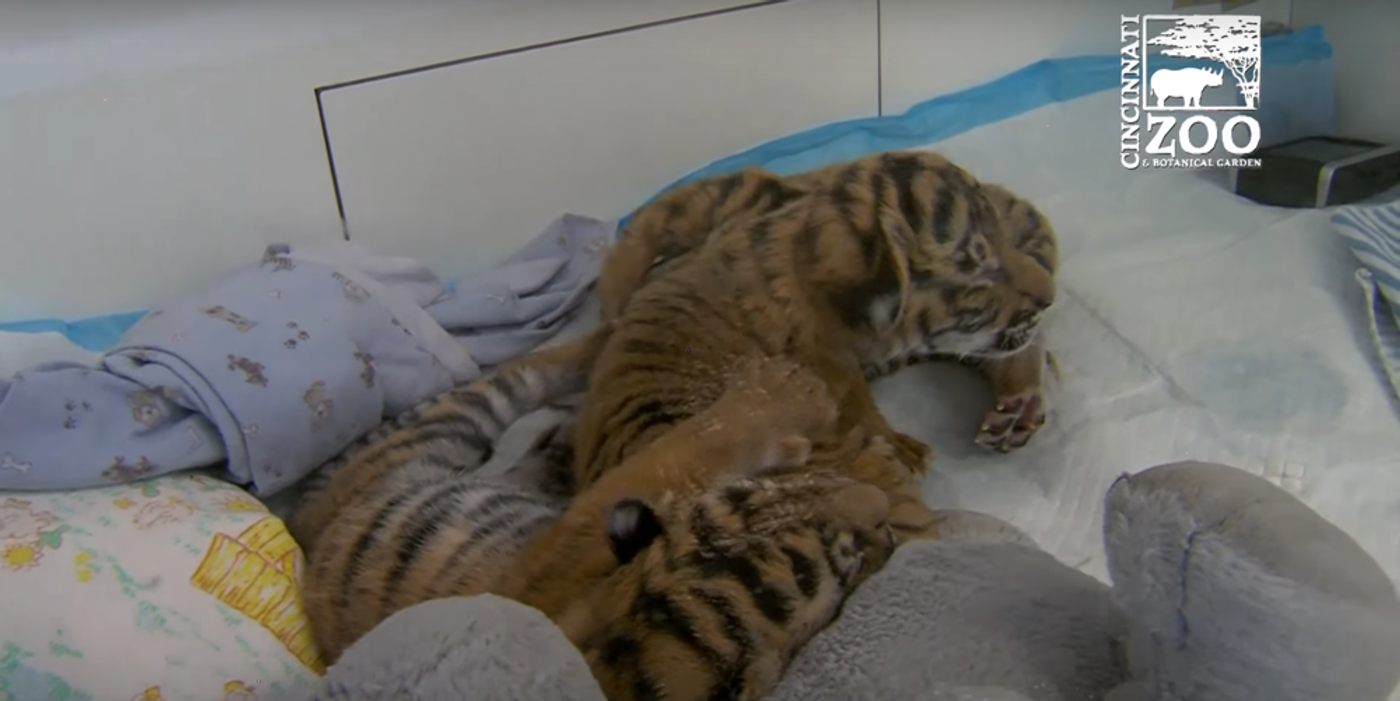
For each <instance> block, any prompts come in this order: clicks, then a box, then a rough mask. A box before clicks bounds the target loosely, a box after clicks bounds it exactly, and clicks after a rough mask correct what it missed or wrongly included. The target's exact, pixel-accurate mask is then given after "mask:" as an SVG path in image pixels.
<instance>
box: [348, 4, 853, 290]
mask: <svg viewBox="0 0 1400 701" xmlns="http://www.w3.org/2000/svg"><path fill="white" fill-rule="evenodd" d="M876 31H877V25H876V12H875V2H874V0H803V1H802V2H790V3H782V4H777V5H771V6H768V7H763V8H757V9H751V10H745V11H742V12H735V13H731V14H725V15H721V16H715V17H707V18H703V19H696V20H693V21H687V22H681V23H677V24H673V25H669V26H665V27H657V28H653V29H649V30H646V31H641V32H632V33H628V34H622V35H618V36H613V37H608V38H603V39H597V40H593V41H586V42H580V43H577V44H570V45H567V46H556V47H551V48H548V49H543V50H539V51H530V52H525V53H521V54H516V55H512V56H505V57H500V58H495V59H492V60H489V61H482V62H478V63H469V64H463V65H458V66H451V67H446V68H440V69H436V70H432V71H428V72H424V73H419V74H416V75H412V76H405V77H399V78H394V79H391V80H384V81H378V82H374V83H369V84H363V85H355V86H350V87H347V88H344V89H338V90H334V91H328V92H325V93H323V97H322V102H323V104H324V105H325V113H326V125H327V130H328V133H329V134H330V139H331V143H332V145H333V148H334V154H335V165H336V173H337V174H338V177H339V183H340V192H341V195H342V198H343V200H344V202H345V214H346V219H347V222H348V224H349V230H350V237H351V239H352V240H354V241H357V242H363V243H366V244H368V245H370V246H372V247H374V248H375V249H376V250H389V249H392V250H395V251H396V252H399V253H401V254H403V255H409V256H413V257H415V258H419V259H421V260H430V261H433V265H434V268H435V269H436V270H437V271H438V272H439V274H445V275H453V276H455V275H458V274H462V273H469V272H474V271H479V270H482V269H485V268H488V267H490V266H491V265H492V264H493V263H494V262H496V261H498V260H501V259H502V258H504V257H506V256H507V255H508V254H510V253H511V252H512V251H513V250H515V249H517V248H518V247H520V246H521V245H522V244H524V243H526V241H528V240H529V239H531V238H534V237H535V236H536V235H537V234H538V233H539V232H540V231H541V230H542V229H543V228H544V227H545V225H547V224H548V223H549V222H550V220H552V219H554V218H555V217H557V216H559V214H561V213H563V212H566V211H567V212H572V213H576V214H583V215H589V216H595V217H599V218H604V219H606V218H610V217H615V216H621V215H622V214H624V213H625V212H627V211H628V210H630V209H631V208H633V207H635V206H636V205H638V204H640V203H641V202H642V201H643V200H644V199H646V198H647V197H649V196H651V195H652V194H654V193H655V192H656V190H657V189H659V188H660V187H663V186H664V185H666V184H667V183H669V182H671V181H673V180H675V179H676V178H679V177H681V176H683V175H685V174H686V173H688V172H690V171H691V170H694V169H695V168H696V167H699V166H701V165H703V164H705V163H706V162H708V161H710V160H713V159H715V158H718V157H721V156H724V155H727V154H729V153H732V152H734V151H737V150H740V149H743V148H747V147H749V146H752V145H753V144H755V143H757V142H761V141H766V140H768V139H773V138H777V137H780V136H783V135H786V134H790V133H793V132H795V131H800V130H802V129H804V128H807V127H810V126H813V125H814V124H819V123H822V122H829V121H836V120H842V119H850V118H854V117H863V116H869V115H873V114H875V113H876V112H877V110H878V102H877V95H876V92H877V89H878V84H879V73H878V68H877V65H876V59H877V53H878V51H877V45H876V39H877V37H876ZM503 86H508V88H507V87H503Z"/></svg>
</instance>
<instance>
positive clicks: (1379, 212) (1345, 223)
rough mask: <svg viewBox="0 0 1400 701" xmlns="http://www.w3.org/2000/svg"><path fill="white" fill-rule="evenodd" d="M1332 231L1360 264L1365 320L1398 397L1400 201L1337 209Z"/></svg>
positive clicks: (1333, 218)
mask: <svg viewBox="0 0 1400 701" xmlns="http://www.w3.org/2000/svg"><path fill="white" fill-rule="evenodd" d="M1331 219H1332V229H1333V230H1334V231H1336V232H1337V234H1338V235H1339V236H1341V237H1342V239H1343V240H1344V241H1346V243H1347V246H1348V247H1350V248H1351V252H1352V254H1354V255H1355V256H1356V259H1357V260H1359V261H1361V265H1362V268H1361V269H1360V270H1358V271H1357V272H1356V280H1357V282H1358V283H1360V285H1361V289H1362V290H1363V291H1364V292H1365V294H1366V300H1367V304H1366V314H1367V319H1368V321H1369V322H1370V326H1371V338H1372V340H1374V341H1375V345H1376V354H1377V356H1378V357H1379V359H1380V363H1381V367H1382V369H1384V371H1385V374H1386V377H1387V378H1389V380H1390V386H1391V388H1392V389H1393V390H1394V391H1395V393H1396V395H1397V397H1400V314H1397V312H1400V201H1395V202H1389V203H1386V204H1377V205H1350V206H1346V207H1339V208H1338V209H1337V211H1336V212H1334V213H1333V214H1332V218H1331Z"/></svg>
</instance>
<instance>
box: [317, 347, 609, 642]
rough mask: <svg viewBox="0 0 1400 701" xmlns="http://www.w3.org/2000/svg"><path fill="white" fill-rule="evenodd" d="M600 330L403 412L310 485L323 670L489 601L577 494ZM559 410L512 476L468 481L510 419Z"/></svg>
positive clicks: (478, 477)
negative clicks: (371, 645)
mask: <svg viewBox="0 0 1400 701" xmlns="http://www.w3.org/2000/svg"><path fill="white" fill-rule="evenodd" d="M605 335H606V331H602V330H600V331H598V332H595V333H593V334H590V335H587V336H585V337H583V338H580V339H577V340H575V341H572V342H569V343H564V344H561V345H559V346H556V347H552V348H546V349H541V350H537V351H535V352H533V353H530V354H526V355H524V356H521V357H520V358H517V359H515V360H513V361H510V362H507V363H505V364H502V365H501V366H499V367H497V368H495V369H494V370H492V371H490V372H488V373H487V374H486V375H484V376H482V377H481V378H479V379H478V380H476V381H475V382H472V383H469V384H467V385H464V386H461V387H457V388H454V389H452V390H449V391H448V392H445V393H443V394H442V395H440V396H438V397H436V398H434V399H432V400H429V401H428V402H425V403H423V404H421V405H419V406H418V407H416V408H415V409H413V410H410V411H409V412H406V413H405V414H404V415H403V416H400V417H398V418H397V419H396V420H393V421H390V422H386V423H385V424H384V425H383V426H381V427H380V428H378V429H376V430H375V431H372V432H371V433H370V434H368V435H367V436H365V437H364V438H362V439H361V440H359V441H357V443H356V444H354V445H353V446H352V447H350V448H349V449H347V450H346V451H344V452H343V453H342V455H341V456H339V457H337V458H336V459H335V460H333V461H331V462H330V463H329V464H327V465H325V466H323V467H322V468H321V470H320V471H319V472H317V473H316V474H315V475H314V476H313V477H311V478H310V479H309V480H308V482H307V485H306V487H305V488H304V491H303V494H302V501H301V504H300V507H299V508H298V510H297V511H296V513H295V514H293V516H292V519H291V523H290V530H291V532H292V535H293V537H294V538H296V539H297V541H298V542H299V543H300V544H301V545H302V548H303V549H304V551H305V552H306V559H307V569H306V577H305V581H304V584H303V599H304V602H305V606H306V610H307V614H308V616H309V618H310V619H311V625H312V630H313V633H314V635H315V637H316V640H317V643H318V645H319V646H320V648H321V651H322V654H323V655H324V656H325V658H326V660H327V661H328V663H330V662H334V661H335V660H336V659H337V658H338V657H339V656H340V654H341V652H343V651H344V650H345V648H346V647H347V646H349V645H350V644H351V643H353V642H354V641H355V640H357V639H359V638H360V637H361V636H362V635H364V634H365V633H367V632H368V631H369V630H370V629H371V628H373V627H374V626H375V625H377V624H378V623H379V622H380V621H382V620H384V619H385V618H387V617H388V616H389V615H390V614H392V613H394V612H395V611H398V610H399V609H402V608H405V607H407V606H410V605H412V604H415V603H418V602H420V601H425V600H428V599H433V598H438V597H443V596H452V595H457V594H471V593H480V592H483V591H486V590H487V589H488V588H489V587H490V586H491V585H493V584H494V583H495V582H496V581H497V580H498V579H499V578H500V576H501V575H503V574H504V573H505V572H506V571H507V569H508V568H509V567H510V566H511V564H512V563H513V561H514V558H515V556H516V553H518V552H519V551H520V549H521V548H522V547H523V545H524V543H525V541H526V540H527V538H528V537H529V536H531V535H533V534H534V533H536V532H538V531H539V530H540V529H541V528H542V527H544V526H545V525H548V524H549V523H552V522H553V521H554V520H555V519H556V518H557V517H558V516H559V514H560V513H561V511H562V510H563V508H564V506H565V503H566V501H567V499H568V497H569V496H570V495H571V494H572V491H573V490H572V486H571V484H570V480H571V477H572V475H571V473H570V470H571V469H572V449H571V441H572V422H573V420H574V418H575V416H576V411H575V410H574V409H572V408H571V407H570V406H569V404H568V402H569V401H570V400H574V399H576V396H577V394H578V393H579V392H580V391H581V390H582V389H583V388H584V386H585V378H586V376H587V372H588V369H589V365H590V364H591V362H592V360H593V358H594V357H596V355H597V349H598V348H599V341H600V339H601V338H602V337H604V336H605ZM542 406H552V407H553V410H552V411H551V412H549V415H548V418H549V419H550V423H549V424H548V425H546V426H545V429H544V431H543V432H542V433H541V435H540V438H539V439H538V440H537V441H536V442H535V444H534V445H533V446H532V447H531V448H530V449H529V450H527V451H526V453H525V454H524V456H523V457H521V458H520V460H519V461H518V462H516V463H515V464H514V465H513V466H512V467H511V468H510V469H509V470H508V471H507V472H506V473H505V474H503V475H500V476H491V477H488V476H482V475H477V474H473V473H474V472H475V471H476V470H477V469H478V468H480V467H481V466H482V465H483V464H484V463H485V462H486V461H487V460H488V459H489V458H490V456H491V455H492V454H493V452H494V449H495V447H496V444H497V441H498V440H499V438H500V437H501V435H502V434H503V433H504V432H505V430H506V429H507V428H509V427H510V425H511V424H513V423H514V422H515V421H516V419H518V418H519V417H521V416H523V415H524V414H527V413H530V412H532V411H534V410H536V409H539V408H541V407H542Z"/></svg>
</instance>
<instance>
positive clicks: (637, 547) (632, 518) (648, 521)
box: [608, 499, 665, 565]
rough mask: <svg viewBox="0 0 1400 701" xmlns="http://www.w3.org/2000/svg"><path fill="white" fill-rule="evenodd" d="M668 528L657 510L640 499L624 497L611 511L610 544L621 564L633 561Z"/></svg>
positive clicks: (609, 521) (614, 555)
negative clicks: (663, 525)
mask: <svg viewBox="0 0 1400 701" xmlns="http://www.w3.org/2000/svg"><path fill="white" fill-rule="evenodd" d="M664 531H665V528H663V527H662V525H661V520H660V519H658V518H657V517H656V512H655V511H652V510H651V507H650V506H647V505H646V502H643V501H642V500H640V499H623V500H622V501H619V502H618V503H616V504H614V505H613V507H612V510H611V511H609V512H608V544H609V545H610V546H612V552H613V557H616V558H617V563H618V564H619V565H625V564H627V563H629V562H631V561H632V558H634V557H636V556H637V554H638V553H640V552H642V551H643V550H646V549H647V547H648V546H650V545H651V544H652V543H653V542H655V541H656V539H657V538H658V537H659V536H660V535H661V534H662V533H663V532H664Z"/></svg>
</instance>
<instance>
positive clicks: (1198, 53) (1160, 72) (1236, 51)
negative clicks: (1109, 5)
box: [1142, 15, 1261, 112]
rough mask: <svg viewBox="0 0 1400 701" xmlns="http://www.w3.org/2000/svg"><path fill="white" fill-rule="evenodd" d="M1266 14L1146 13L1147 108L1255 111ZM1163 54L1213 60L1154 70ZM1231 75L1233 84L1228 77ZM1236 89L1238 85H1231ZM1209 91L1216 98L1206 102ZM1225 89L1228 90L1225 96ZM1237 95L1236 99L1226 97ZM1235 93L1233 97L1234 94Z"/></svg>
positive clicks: (1144, 37) (1144, 63)
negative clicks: (1151, 49) (1152, 53)
mask: <svg viewBox="0 0 1400 701" xmlns="http://www.w3.org/2000/svg"><path fill="white" fill-rule="evenodd" d="M1259 20H1260V18H1259V17H1257V16H1252V15H1148V16H1146V17H1143V30H1144V32H1143V34H1144V36H1143V40H1144V41H1143V43H1144V44H1145V46H1144V47H1143V48H1144V49H1148V48H1149V47H1154V46H1155V47H1161V48H1160V50H1159V51H1158V52H1157V53H1158V56H1150V55H1149V54H1148V53H1147V51H1144V52H1143V73H1144V74H1146V75H1147V76H1148V78H1147V86H1146V87H1147V90H1143V91H1142V102H1143V105H1142V106H1143V108H1144V109H1147V110H1151V111H1154V112H1155V111H1159V110H1193V111H1194V110H1200V111H1206V110H1229V111H1240V110H1254V109H1256V105H1257V103H1258V101H1259V68H1260V58H1261V51H1260V48H1261V42H1260V21H1259ZM1159 56H1171V57H1175V58H1185V59H1195V60H1197V61H1202V62H1208V64H1213V65H1208V66H1206V67H1200V66H1192V67H1188V68H1155V69H1154V68H1150V67H1149V66H1148V63H1149V61H1150V60H1151V59H1152V58H1156V59H1157V61H1161V59H1160V57H1159ZM1227 75H1228V76H1229V78H1230V81H1229V82H1230V83H1233V85H1227V84H1226V83H1227V81H1226V80H1225V78H1226V76H1227ZM1231 88H1233V89H1231ZM1207 91H1211V93H1210V94H1211V95H1213V96H1215V99H1209V100H1207V103H1206V104H1202V100H1203V99H1204V97H1205V95H1206V94H1207ZM1220 93H1223V94H1220ZM1235 93H1237V97H1236V99H1229V98H1228V97H1224V95H1230V94H1235ZM1232 96H1233V95H1232Z"/></svg>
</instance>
